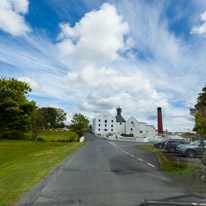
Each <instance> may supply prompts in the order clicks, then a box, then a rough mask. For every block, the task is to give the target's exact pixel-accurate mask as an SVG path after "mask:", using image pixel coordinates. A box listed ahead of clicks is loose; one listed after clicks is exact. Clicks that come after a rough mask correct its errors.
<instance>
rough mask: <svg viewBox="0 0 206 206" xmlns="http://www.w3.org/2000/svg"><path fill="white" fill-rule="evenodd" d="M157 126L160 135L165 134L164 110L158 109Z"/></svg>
mask: <svg viewBox="0 0 206 206" xmlns="http://www.w3.org/2000/svg"><path fill="white" fill-rule="evenodd" d="M157 125H158V135H162V134H163V125H162V108H161V107H158V108H157Z"/></svg>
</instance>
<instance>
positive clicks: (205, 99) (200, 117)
mask: <svg viewBox="0 0 206 206" xmlns="http://www.w3.org/2000/svg"><path fill="white" fill-rule="evenodd" d="M195 108H196V110H197V111H196V112H195V127H194V130H195V131H197V132H198V133H199V134H200V142H201V145H202V147H203V151H204V137H205V134H206V86H205V87H204V88H203V89H202V93H200V94H199V96H198V98H197V104H196V105H195ZM201 163H202V164H201V166H202V173H201V179H202V180H203V181H206V152H203V155H202V161H201Z"/></svg>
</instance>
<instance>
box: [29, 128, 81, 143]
mask: <svg viewBox="0 0 206 206" xmlns="http://www.w3.org/2000/svg"><path fill="white" fill-rule="evenodd" d="M29 136H30V137H31V133H29ZM36 139H37V140H43V141H47V142H78V141H79V137H78V135H77V133H75V132H67V131H54V130H51V131H50V130H40V131H39V133H38V135H37V138H36Z"/></svg>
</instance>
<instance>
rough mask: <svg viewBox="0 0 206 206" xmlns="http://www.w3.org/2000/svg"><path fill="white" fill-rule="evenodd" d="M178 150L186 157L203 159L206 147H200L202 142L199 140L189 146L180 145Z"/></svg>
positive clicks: (205, 142)
mask: <svg viewBox="0 0 206 206" xmlns="http://www.w3.org/2000/svg"><path fill="white" fill-rule="evenodd" d="M204 145H206V140H205V141H204ZM176 150H177V152H178V153H180V154H183V155H184V156H186V157H190V158H194V157H201V156H202V154H203V152H204V151H206V146H205V148H204V149H203V148H202V146H201V145H200V141H199V140H197V141H195V142H192V143H191V144H189V145H178V146H177V149H176Z"/></svg>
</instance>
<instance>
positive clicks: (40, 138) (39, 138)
mask: <svg viewBox="0 0 206 206" xmlns="http://www.w3.org/2000/svg"><path fill="white" fill-rule="evenodd" d="M37 141H39V142H45V140H44V139H43V138H42V137H38V138H37Z"/></svg>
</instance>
